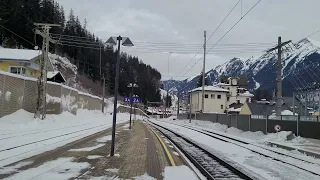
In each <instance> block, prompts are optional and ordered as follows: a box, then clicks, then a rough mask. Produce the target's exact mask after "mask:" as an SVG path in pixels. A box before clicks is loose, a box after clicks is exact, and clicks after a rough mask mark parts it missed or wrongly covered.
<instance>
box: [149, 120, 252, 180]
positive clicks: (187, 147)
mask: <svg viewBox="0 0 320 180" xmlns="http://www.w3.org/2000/svg"><path fill="white" fill-rule="evenodd" d="M148 123H149V124H150V125H151V126H153V127H154V128H156V129H157V130H159V131H160V132H161V133H162V134H163V135H164V136H165V137H166V138H168V139H169V140H170V141H171V142H172V143H174V144H175V146H177V147H178V148H179V149H180V151H182V152H183V154H185V155H186V157H187V158H188V159H189V160H190V161H191V162H192V163H193V164H194V165H195V166H196V167H197V168H198V169H199V171H200V172H201V173H202V174H203V175H204V176H205V177H206V178H207V179H209V180H213V179H214V180H219V179H234V180H240V179H245V180H252V179H257V178H255V177H254V176H252V175H251V174H250V173H248V172H246V171H244V169H241V170H239V169H240V168H239V167H237V166H236V165H234V163H232V162H230V161H229V160H227V159H226V158H222V157H221V156H220V155H217V154H215V153H213V152H209V151H208V150H206V149H204V148H202V147H201V146H200V145H199V144H197V143H196V142H194V141H192V140H190V139H188V138H185V137H183V136H181V135H179V134H177V133H175V132H174V131H172V130H170V129H167V128H165V127H163V126H160V125H157V124H155V123H152V122H150V121H148Z"/></svg>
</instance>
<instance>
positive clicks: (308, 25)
mask: <svg viewBox="0 0 320 180" xmlns="http://www.w3.org/2000/svg"><path fill="white" fill-rule="evenodd" d="M57 1H58V2H59V3H60V4H61V5H63V6H64V8H65V11H66V16H67V15H68V14H69V11H70V9H71V8H72V9H73V10H74V12H75V15H77V16H79V18H80V20H81V21H82V22H83V20H84V18H86V19H87V21H88V25H87V26H88V29H89V30H90V31H91V32H93V33H95V34H96V35H97V36H98V37H99V38H102V39H108V38H109V37H110V36H117V35H121V36H127V37H130V39H131V40H132V42H133V43H134V44H136V46H135V47H132V48H130V49H129V48H123V50H124V51H126V52H128V53H129V54H132V55H136V56H139V58H140V59H142V60H143V61H144V62H145V63H147V64H150V65H151V66H153V67H155V68H156V69H158V70H159V71H160V72H161V74H162V76H163V79H168V55H169V53H168V52H173V53H172V54H170V59H169V60H170V61H169V65H170V68H169V76H170V77H172V78H174V79H184V78H185V77H180V76H182V75H184V74H185V73H186V72H187V70H188V69H189V68H190V67H191V66H192V65H193V64H194V63H195V62H196V61H197V60H198V59H199V58H201V57H202V54H203V50H201V51H200V52H199V55H197V56H196V57H195V58H194V59H193V60H192V61H191V63H190V64H189V65H188V66H187V67H186V68H185V69H183V68H184V67H185V66H186V65H187V63H188V62H189V61H190V60H191V58H193V57H194V56H195V54H196V52H197V51H198V49H199V48H201V43H203V41H204V37H203V31H204V30H206V31H207V36H208V37H209V36H210V35H211V34H212V33H213V32H214V30H215V29H216V28H217V26H218V25H219V24H220V22H221V21H222V20H223V19H224V18H225V16H226V15H227V14H228V13H229V11H230V10H231V9H232V8H233V7H234V6H235V4H236V3H237V2H238V0H160V1H159V0H117V1H116V0H113V1H111V0H57ZM256 2H258V0H242V5H241V3H239V4H238V5H237V7H236V8H235V9H234V11H233V12H232V13H231V14H230V16H229V17H228V19H227V20H226V21H225V22H224V23H223V24H222V26H221V27H220V28H219V29H218V31H217V32H216V33H215V34H214V35H213V36H212V37H211V39H210V40H209V41H208V42H207V43H208V46H207V50H208V49H210V48H211V47H212V46H213V45H214V44H215V43H216V42H217V41H218V40H219V39H220V38H221V37H222V36H223V35H224V34H225V33H226V32H227V31H228V30H229V29H230V28H231V27H232V26H233V25H234V24H235V23H236V22H237V21H238V20H239V18H240V17H241V14H242V15H243V14H245V13H246V12H247V11H248V10H249V9H250V8H251V7H252V6H253V5H254V4H255V3H256ZM241 7H242V8H241ZM319 7H320V1H319V0H303V1H302V0H262V1H261V2H260V3H259V4H258V5H257V6H256V7H255V8H254V9H253V10H252V11H250V12H249V13H248V14H247V15H246V16H245V17H244V18H243V19H242V20H241V21H240V23H239V24H237V26H235V28H233V29H232V30H231V31H230V33H229V34H227V35H226V36H225V37H224V38H223V39H222V40H221V41H220V42H219V44H222V45H221V46H220V47H219V45H217V46H216V48H217V49H213V50H211V51H210V52H209V53H210V54H208V55H207V61H206V69H211V68H213V67H214V66H215V65H219V64H222V63H224V62H226V61H228V60H230V59H231V58H233V57H242V58H249V57H251V56H253V55H258V54H261V53H262V52H263V50H264V49H265V48H268V45H265V44H264V45H260V44H261V43H271V44H272V43H276V42H277V37H278V36H279V35H281V36H282V39H283V41H285V40H293V41H298V40H300V39H301V38H303V37H306V36H307V35H309V34H310V33H312V32H315V31H316V30H319V29H320V18H319V16H318V15H319ZM241 12H242V13H241ZM311 38H312V39H314V40H318V41H320V33H318V34H316V35H314V36H312V37H311ZM173 43H175V44H173ZM248 43H259V45H257V47H252V46H251V47H246V48H247V49H245V50H243V48H242V49H241V50H235V49H234V48H235V47H234V48H233V49H231V48H230V47H229V46H224V45H223V44H248ZM181 44H182V45H181ZM184 44H189V45H184ZM190 44H191V45H190ZM271 44H270V46H272V45H271ZM227 47H229V48H227ZM155 49H157V50H155ZM151 52H152V53H151ZM155 52H162V53H155ZM177 52H179V53H177ZM182 52H183V54H181V53H182ZM186 52H188V53H189V54H185V53H186ZM201 69H202V61H199V62H198V63H197V64H196V65H195V66H194V67H193V68H191V70H190V71H189V72H187V73H186V74H185V76H193V75H196V74H199V73H200V71H201Z"/></svg>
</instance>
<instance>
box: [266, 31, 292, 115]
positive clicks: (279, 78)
mask: <svg viewBox="0 0 320 180" xmlns="http://www.w3.org/2000/svg"><path fill="white" fill-rule="evenodd" d="M290 42H291V40H290V41H286V42H283V43H282V42H281V36H279V37H278V45H277V46H276V47H274V48H271V49H269V50H268V51H267V52H271V51H274V50H276V49H277V50H278V61H277V78H276V81H277V102H276V116H277V117H280V116H281V111H282V60H281V53H282V46H285V45H287V44H289V43H290Z"/></svg>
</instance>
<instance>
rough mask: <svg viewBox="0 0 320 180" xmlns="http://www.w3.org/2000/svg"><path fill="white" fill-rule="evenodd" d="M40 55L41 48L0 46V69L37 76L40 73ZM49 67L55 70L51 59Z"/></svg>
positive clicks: (50, 69)
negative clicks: (29, 48)
mask: <svg viewBox="0 0 320 180" xmlns="http://www.w3.org/2000/svg"><path fill="white" fill-rule="evenodd" d="M40 56H41V51H39V50H28V49H9V48H0V70H1V71H4V72H10V73H14V74H19V75H22V76H27V77H34V78H37V77H38V76H39V74H40V65H39V59H40ZM47 69H48V71H53V70H54V69H53V65H52V64H51V62H50V61H49V62H48V63H47Z"/></svg>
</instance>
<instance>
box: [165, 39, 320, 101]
mask: <svg viewBox="0 0 320 180" xmlns="http://www.w3.org/2000/svg"><path fill="white" fill-rule="evenodd" d="M276 61H277V54H276V52H265V53H263V54H262V55H260V56H252V57H250V58H247V59H245V58H238V57H234V58H232V59H231V60H229V61H227V62H225V63H223V64H221V65H217V66H214V67H213V68H212V69H210V70H208V71H207V72H206V78H208V80H209V82H210V84H216V83H218V82H219V77H220V76H246V77H247V78H248V85H249V90H250V91H254V90H256V89H258V88H261V89H267V90H268V91H274V90H275V88H276ZM282 64H283V68H282V71H283V77H282V79H283V93H284V95H288V96H289V95H291V94H292V92H293V91H294V89H295V88H302V87H307V86H311V85H315V84H319V83H320V78H319V77H320V75H317V72H318V73H319V70H318V69H317V67H319V64H320V42H317V41H315V40H312V39H310V38H304V39H301V40H300V41H298V42H296V43H290V44H289V45H287V46H286V47H284V48H283V51H282ZM198 79H199V76H196V77H193V78H187V79H185V80H182V81H176V80H167V81H163V84H164V86H165V87H166V88H177V89H181V93H182V94H184V95H185V94H186V93H187V92H188V91H189V90H190V89H193V88H194V87H195V86H196V82H197V80H198ZM298 82H299V83H298Z"/></svg>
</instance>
